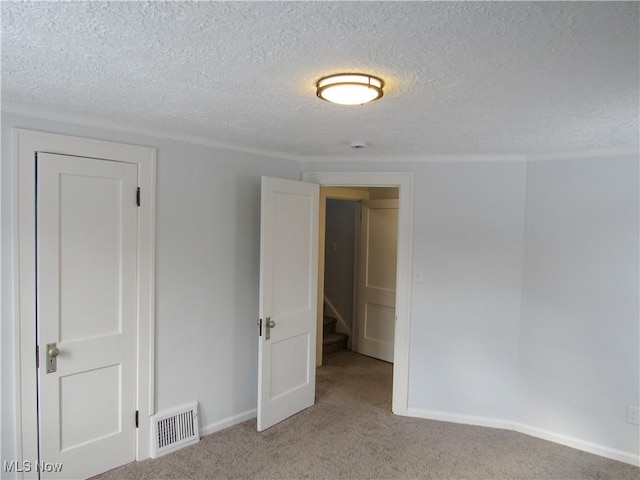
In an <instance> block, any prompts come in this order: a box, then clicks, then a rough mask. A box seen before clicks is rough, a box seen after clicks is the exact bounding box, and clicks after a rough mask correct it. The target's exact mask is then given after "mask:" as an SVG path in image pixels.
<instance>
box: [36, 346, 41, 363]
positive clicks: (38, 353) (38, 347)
mask: <svg viewBox="0 0 640 480" xmlns="http://www.w3.org/2000/svg"><path fill="white" fill-rule="evenodd" d="M36 368H40V345H36Z"/></svg>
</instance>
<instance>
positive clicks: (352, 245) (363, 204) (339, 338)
mask: <svg viewBox="0 0 640 480" xmlns="http://www.w3.org/2000/svg"><path fill="white" fill-rule="evenodd" d="M320 202H321V206H320V209H321V210H323V209H324V210H325V215H324V217H325V225H324V228H323V226H322V225H321V226H320V229H319V230H320V236H321V237H322V236H323V235H324V238H320V239H319V243H320V245H321V247H320V248H321V250H322V248H324V258H322V257H323V252H322V251H321V252H320V259H319V263H320V264H321V265H319V267H320V268H319V269H321V270H324V284H323V288H324V291H323V295H322V330H321V333H322V338H321V342H318V343H319V344H320V343H321V345H322V348H321V349H318V352H317V356H318V359H317V360H318V361H317V363H318V364H321V363H322V359H323V358H324V357H325V356H326V355H328V354H331V353H333V352H336V351H339V350H344V349H348V350H352V351H354V352H356V353H360V354H363V355H367V356H370V357H373V358H376V359H379V360H383V361H386V362H389V363H393V349H394V327H395V284H396V275H397V268H396V265H397V262H396V260H397V240H398V188H397V187H358V188H332V187H321V189H320ZM321 216H322V215H321ZM323 230H324V233H323ZM322 264H323V265H322ZM320 300H321V299H320V297H319V298H318V301H319V302H320Z"/></svg>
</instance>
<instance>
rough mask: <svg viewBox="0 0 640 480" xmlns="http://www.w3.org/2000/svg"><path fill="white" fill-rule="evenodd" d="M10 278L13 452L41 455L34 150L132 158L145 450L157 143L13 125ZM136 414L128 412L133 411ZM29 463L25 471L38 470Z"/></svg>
mask: <svg viewBox="0 0 640 480" xmlns="http://www.w3.org/2000/svg"><path fill="white" fill-rule="evenodd" d="M12 133H13V135H12V137H13V138H12V140H13V144H12V147H13V185H14V186H15V189H14V193H13V261H14V268H13V278H14V315H13V316H14V321H15V343H14V345H15V362H16V365H15V379H16V389H15V395H16V396H15V400H16V402H15V409H16V454H17V460H18V461H19V462H20V464H22V462H24V461H29V462H31V464H32V465H35V462H36V461H37V460H38V422H37V400H36V398H37V397H36V396H37V372H36V368H35V348H34V347H35V339H36V309H35V305H36V275H35V272H36V264H35V261H36V242H35V238H36V225H35V213H36V202H35V200H36V166H35V154H36V152H38V151H41V152H48V153H60V154H65V155H75V156H80V157H91V158H99V159H106V160H114V161H122V162H127V163H134V164H137V166H138V182H139V186H140V190H141V205H140V208H139V217H138V311H137V314H138V318H137V322H138V324H137V331H138V338H137V366H138V369H137V387H136V389H137V399H136V402H137V409H138V411H139V428H138V429H137V438H136V459H137V460H142V459H144V458H147V457H149V445H150V440H149V439H150V418H149V417H150V416H151V415H152V414H153V413H154V408H155V407H154V349H155V342H154V337H155V329H154V310H155V184H156V149H155V148H151V147H141V146H136V145H126V144H121V143H113V142H106V141H101V140H91V139H86V138H79V137H72V136H67V135H58V134H52V133H45V132H37V131H32V130H24V129H18V128H15V129H13V132H12ZM132 421H133V419H132ZM35 470H36V469H35V468H34V469H33V471H32V472H31V473H28V472H24V473H23V474H22V475H23V478H36V477H33V476H34V475H36V476H37V472H36V471H35Z"/></svg>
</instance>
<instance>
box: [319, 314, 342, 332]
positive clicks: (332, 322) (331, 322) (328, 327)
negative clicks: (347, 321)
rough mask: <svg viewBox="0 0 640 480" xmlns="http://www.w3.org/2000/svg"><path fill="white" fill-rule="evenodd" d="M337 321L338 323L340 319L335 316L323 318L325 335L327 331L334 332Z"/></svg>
mask: <svg viewBox="0 0 640 480" xmlns="http://www.w3.org/2000/svg"><path fill="white" fill-rule="evenodd" d="M336 323H338V320H336V319H335V318H333V317H327V316H325V317H324V318H323V319H322V333H323V334H325V335H326V334H327V333H334V332H335V331H336Z"/></svg>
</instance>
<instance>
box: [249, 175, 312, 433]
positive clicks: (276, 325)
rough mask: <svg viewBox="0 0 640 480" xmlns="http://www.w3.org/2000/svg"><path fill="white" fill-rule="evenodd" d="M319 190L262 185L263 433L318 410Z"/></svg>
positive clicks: (271, 182) (269, 181) (272, 182)
mask: <svg viewBox="0 0 640 480" xmlns="http://www.w3.org/2000/svg"><path fill="white" fill-rule="evenodd" d="M318 203H319V186H318V185H315V184H310V183H303V182H296V181H292V180H283V179H279V178H268V177H262V209H261V217H260V219H261V223H260V301H259V315H260V320H259V335H260V337H259V340H258V431H262V430H265V429H267V428H269V427H271V426H273V425H275V424H276V423H278V422H280V421H282V420H284V419H285V418H287V417H290V416H291V415H294V414H296V413H298V412H299V411H301V410H304V409H305V408H308V407H310V406H311V405H313V404H314V400H315V383H316V381H315V380H316V378H315V377H316V371H315V359H316V308H317V288H318V271H317V269H318Z"/></svg>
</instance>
